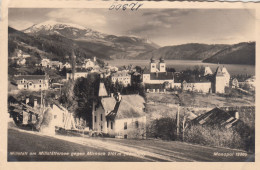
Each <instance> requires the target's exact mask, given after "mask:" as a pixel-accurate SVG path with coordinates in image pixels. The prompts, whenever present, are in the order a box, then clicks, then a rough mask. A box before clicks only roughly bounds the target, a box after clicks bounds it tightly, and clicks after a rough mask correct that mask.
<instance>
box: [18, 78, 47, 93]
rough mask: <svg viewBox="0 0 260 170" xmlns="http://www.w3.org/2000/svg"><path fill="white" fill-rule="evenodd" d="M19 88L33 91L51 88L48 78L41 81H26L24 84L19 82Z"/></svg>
mask: <svg viewBox="0 0 260 170" xmlns="http://www.w3.org/2000/svg"><path fill="white" fill-rule="evenodd" d="M17 88H18V89H19V90H32V91H39V90H47V89H48V88H49V82H48V80H42V82H41V83H40V82H39V83H30V81H28V82H27V81H25V82H24V83H22V84H20V83H19V84H18V85H17Z"/></svg>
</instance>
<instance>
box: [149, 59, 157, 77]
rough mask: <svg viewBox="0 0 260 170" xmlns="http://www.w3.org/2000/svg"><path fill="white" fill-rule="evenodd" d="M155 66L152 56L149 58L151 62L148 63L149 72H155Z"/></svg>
mask: <svg viewBox="0 0 260 170" xmlns="http://www.w3.org/2000/svg"><path fill="white" fill-rule="evenodd" d="M156 70H157V68H156V63H155V60H154V59H153V57H152V58H151V63H150V72H151V73H154V72H156Z"/></svg>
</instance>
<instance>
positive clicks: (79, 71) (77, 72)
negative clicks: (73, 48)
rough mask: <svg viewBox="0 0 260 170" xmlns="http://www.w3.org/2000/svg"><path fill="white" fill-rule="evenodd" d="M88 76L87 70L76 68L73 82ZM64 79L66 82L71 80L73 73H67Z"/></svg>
mask: <svg viewBox="0 0 260 170" xmlns="http://www.w3.org/2000/svg"><path fill="white" fill-rule="evenodd" d="M88 74H89V70H87V69H83V68H76V70H75V73H74V80H76V79H78V78H80V77H84V78H86V77H87V76H88ZM66 79H67V80H72V79H73V73H72V71H69V72H67V74H66Z"/></svg>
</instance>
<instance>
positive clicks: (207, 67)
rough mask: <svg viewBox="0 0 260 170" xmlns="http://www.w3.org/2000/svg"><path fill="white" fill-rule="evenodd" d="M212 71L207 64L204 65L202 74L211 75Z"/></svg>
mask: <svg viewBox="0 0 260 170" xmlns="http://www.w3.org/2000/svg"><path fill="white" fill-rule="evenodd" d="M212 74H213V73H212V70H211V69H210V67H209V66H206V67H205V70H204V76H206V75H212Z"/></svg>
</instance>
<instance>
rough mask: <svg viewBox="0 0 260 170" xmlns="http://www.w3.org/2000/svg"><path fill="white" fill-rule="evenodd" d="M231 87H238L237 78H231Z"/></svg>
mask: <svg viewBox="0 0 260 170" xmlns="http://www.w3.org/2000/svg"><path fill="white" fill-rule="evenodd" d="M231 87H232V88H238V87H239V82H238V80H237V79H236V78H233V79H232V80H231Z"/></svg>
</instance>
